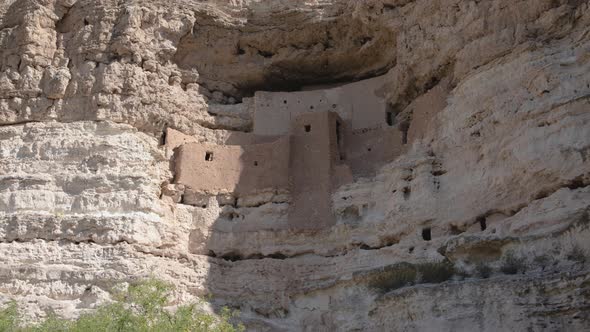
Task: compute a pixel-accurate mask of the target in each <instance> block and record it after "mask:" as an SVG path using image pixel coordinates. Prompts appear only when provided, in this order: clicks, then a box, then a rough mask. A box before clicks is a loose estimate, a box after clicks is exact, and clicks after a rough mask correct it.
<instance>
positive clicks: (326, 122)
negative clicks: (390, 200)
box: [289, 112, 342, 229]
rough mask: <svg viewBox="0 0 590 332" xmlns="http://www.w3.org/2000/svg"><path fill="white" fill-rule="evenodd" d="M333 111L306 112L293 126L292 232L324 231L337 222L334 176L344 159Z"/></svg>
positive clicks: (291, 177) (295, 120)
mask: <svg viewBox="0 0 590 332" xmlns="http://www.w3.org/2000/svg"><path fill="white" fill-rule="evenodd" d="M337 121H342V120H340V118H339V117H338V116H337V115H336V114H335V113H333V112H325V113H305V114H301V115H299V116H298V117H296V118H295V119H294V120H293V122H292V123H291V130H290V131H291V163H290V181H291V197H292V198H291V206H290V210H289V227H290V228H291V229H321V228H325V227H329V226H332V225H334V224H335V223H336V219H335V217H334V214H333V211H332V199H331V194H332V187H333V183H332V174H333V170H334V166H335V165H336V163H338V161H339V159H340V157H339V153H338V143H337V136H336V122H337Z"/></svg>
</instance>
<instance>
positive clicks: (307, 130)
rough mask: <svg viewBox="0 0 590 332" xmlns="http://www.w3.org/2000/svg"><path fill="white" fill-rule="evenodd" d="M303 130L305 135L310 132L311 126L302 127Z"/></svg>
mask: <svg viewBox="0 0 590 332" xmlns="http://www.w3.org/2000/svg"><path fill="white" fill-rule="evenodd" d="M303 128H305V132H306V133H309V132H310V131H311V125H305V126H303Z"/></svg>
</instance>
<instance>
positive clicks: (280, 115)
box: [253, 76, 387, 135]
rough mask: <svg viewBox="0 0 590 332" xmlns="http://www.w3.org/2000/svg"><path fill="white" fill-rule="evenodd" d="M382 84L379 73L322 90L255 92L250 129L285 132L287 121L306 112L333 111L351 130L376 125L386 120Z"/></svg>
mask: <svg viewBox="0 0 590 332" xmlns="http://www.w3.org/2000/svg"><path fill="white" fill-rule="evenodd" d="M382 85H383V77H382V76H381V77H376V78H373V79H368V80H363V81H359V82H356V83H351V84H346V85H343V86H340V87H335V88H331V89H324V90H312V91H296V92H260V91H259V92H256V94H255V95H254V116H253V117H254V130H253V132H254V134H256V135H286V134H287V133H288V132H289V128H290V123H291V122H292V121H293V120H294V119H295V118H296V117H297V116H298V115H300V114H303V113H309V112H336V113H337V114H338V115H339V116H340V118H342V120H343V121H344V122H346V123H348V124H349V125H350V126H351V128H352V129H361V128H367V127H375V126H377V125H380V124H383V123H385V119H386V110H387V104H386V101H385V100H384V99H383V98H382V97H379V96H378V95H377V90H378V89H379V88H380V87H381V86H382Z"/></svg>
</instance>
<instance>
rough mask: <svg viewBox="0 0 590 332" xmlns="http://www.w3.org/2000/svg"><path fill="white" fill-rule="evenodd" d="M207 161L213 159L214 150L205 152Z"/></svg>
mask: <svg viewBox="0 0 590 332" xmlns="http://www.w3.org/2000/svg"><path fill="white" fill-rule="evenodd" d="M205 161H213V152H211V151H207V152H205Z"/></svg>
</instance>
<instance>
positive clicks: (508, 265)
mask: <svg viewBox="0 0 590 332" xmlns="http://www.w3.org/2000/svg"><path fill="white" fill-rule="evenodd" d="M524 270H525V264H524V259H523V258H521V257H516V255H514V253H513V252H512V251H508V252H506V254H505V255H504V257H503V259H502V265H501V266H500V271H502V272H504V273H505V274H517V273H518V272H519V271H524Z"/></svg>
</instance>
